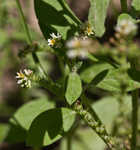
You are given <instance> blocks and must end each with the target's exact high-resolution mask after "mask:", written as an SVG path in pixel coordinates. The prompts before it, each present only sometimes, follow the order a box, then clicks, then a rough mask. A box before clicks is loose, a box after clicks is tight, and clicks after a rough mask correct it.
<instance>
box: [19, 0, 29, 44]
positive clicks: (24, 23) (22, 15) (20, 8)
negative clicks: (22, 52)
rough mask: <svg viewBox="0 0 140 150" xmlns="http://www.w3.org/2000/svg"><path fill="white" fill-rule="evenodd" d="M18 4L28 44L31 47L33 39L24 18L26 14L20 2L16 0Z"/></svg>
mask: <svg viewBox="0 0 140 150" xmlns="http://www.w3.org/2000/svg"><path fill="white" fill-rule="evenodd" d="M16 4H17V7H18V10H19V14H20V16H21V21H22V25H23V27H24V30H25V32H26V35H27V43H28V44H29V45H31V44H32V38H31V35H30V32H29V29H28V26H27V24H26V20H25V16H24V13H23V10H22V7H21V5H20V2H19V0H16Z"/></svg>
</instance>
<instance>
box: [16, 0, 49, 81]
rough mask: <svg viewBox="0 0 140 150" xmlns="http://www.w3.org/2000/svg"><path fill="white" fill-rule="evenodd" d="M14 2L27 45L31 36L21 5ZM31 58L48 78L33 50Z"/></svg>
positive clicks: (30, 43) (30, 40) (17, 1)
mask: <svg viewBox="0 0 140 150" xmlns="http://www.w3.org/2000/svg"><path fill="white" fill-rule="evenodd" d="M16 4H17V7H18V10H19V14H20V16H21V21H22V24H23V27H24V30H25V32H26V35H27V43H28V44H29V45H32V44H33V42H32V38H31V35H30V32H29V28H28V25H27V23H26V20H25V16H24V13H23V10H22V7H21V4H20V2H19V0H16ZM32 58H33V60H34V62H35V64H36V65H37V67H38V68H39V71H40V72H41V74H43V75H44V76H46V77H47V78H49V77H48V75H47V74H46V73H45V70H44V69H43V67H42V65H41V63H40V61H39V58H38V56H37V55H36V53H35V52H33V53H32Z"/></svg>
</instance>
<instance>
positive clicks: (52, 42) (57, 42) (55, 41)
mask: <svg viewBox="0 0 140 150" xmlns="http://www.w3.org/2000/svg"><path fill="white" fill-rule="evenodd" d="M50 36H51V38H50V39H48V45H49V46H51V47H54V48H60V47H61V46H62V43H61V38H62V37H61V35H60V34H59V33H57V35H55V34H54V33H51V34H50Z"/></svg>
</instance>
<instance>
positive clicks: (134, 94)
mask: <svg viewBox="0 0 140 150" xmlns="http://www.w3.org/2000/svg"><path fill="white" fill-rule="evenodd" d="M138 97H139V90H138V89H136V90H135V91H133V92H132V138H131V149H132V150H135V149H136V144H137V131H138Z"/></svg>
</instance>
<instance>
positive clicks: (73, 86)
mask: <svg viewBox="0 0 140 150" xmlns="http://www.w3.org/2000/svg"><path fill="white" fill-rule="evenodd" d="M81 93H82V83H81V79H80V76H79V75H78V74H77V73H75V72H73V73H70V74H69V77H68V83H67V89H66V93H65V97H66V100H67V102H68V103H69V104H70V105H72V104H73V103H74V102H75V101H76V100H77V99H78V98H79V97H80V95H81Z"/></svg>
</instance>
